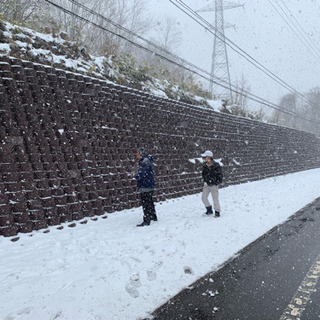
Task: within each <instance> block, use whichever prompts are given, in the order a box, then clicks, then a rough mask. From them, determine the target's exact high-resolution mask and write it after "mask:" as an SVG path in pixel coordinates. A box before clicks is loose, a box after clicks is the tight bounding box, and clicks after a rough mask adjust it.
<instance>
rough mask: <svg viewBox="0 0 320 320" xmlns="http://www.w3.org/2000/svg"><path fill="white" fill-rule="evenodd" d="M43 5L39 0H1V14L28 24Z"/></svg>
mask: <svg viewBox="0 0 320 320" xmlns="http://www.w3.org/2000/svg"><path fill="white" fill-rule="evenodd" d="M40 7H41V3H40V2H39V1H38V0H0V14H1V15H2V16H3V17H5V18H6V19H7V20H9V21H12V22H16V23H17V22H18V23H20V24H22V25H28V22H30V21H32V20H33V19H34V15H35V14H36V13H37V12H38V10H39V9H40Z"/></svg>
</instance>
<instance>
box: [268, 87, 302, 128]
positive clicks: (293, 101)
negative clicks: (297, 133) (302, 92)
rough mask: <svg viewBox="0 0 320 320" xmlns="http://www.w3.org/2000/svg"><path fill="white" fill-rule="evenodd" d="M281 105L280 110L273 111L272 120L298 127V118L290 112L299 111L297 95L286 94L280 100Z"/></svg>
mask: <svg viewBox="0 0 320 320" xmlns="http://www.w3.org/2000/svg"><path fill="white" fill-rule="evenodd" d="M279 106H280V110H275V111H274V113H273V116H272V122H274V123H278V124H283V125H286V126H288V127H291V128H296V127H297V123H296V121H297V119H296V117H295V116H293V115H292V114H290V112H297V109H298V108H297V96H296V95H295V94H293V93H288V94H286V95H284V96H283V97H282V98H281V100H280V103H279ZM287 111H289V113H288V112H287Z"/></svg>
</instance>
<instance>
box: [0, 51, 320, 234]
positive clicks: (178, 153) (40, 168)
mask: <svg viewBox="0 0 320 320" xmlns="http://www.w3.org/2000/svg"><path fill="white" fill-rule="evenodd" d="M0 75H1V80H0V121H1V125H0V170H1V176H0V177H1V180H0V235H4V236H12V235H15V234H17V233H18V232H30V231H32V230H35V229H42V228H46V227H47V226H50V225H58V224H60V223H62V222H67V221H73V220H80V219H82V218H84V217H92V216H95V215H102V214H104V213H105V212H113V211H115V210H123V209H125V208H131V207H135V206H138V205H139V199H138V196H137V194H136V188H135V182H134V181H131V180H130V179H128V177H127V173H128V172H130V171H132V170H134V168H135V166H136V160H135V154H136V149H137V147H139V146H145V147H146V148H147V149H148V150H149V152H150V153H151V154H153V156H154V158H155V171H156V183H157V191H156V199H157V201H163V200H165V199H169V198H174V197H180V196H182V195H187V194H193V193H197V192H199V191H200V190H201V185H202V183H201V179H200V177H201V164H200V161H199V160H198V159H199V158H200V153H201V152H203V151H204V150H206V149H210V150H212V151H213V152H214V156H215V158H216V159H221V162H222V163H223V166H224V167H223V170H224V175H225V182H224V186H226V185H230V184H236V183H242V182H246V181H251V180H256V179H263V178H266V177H271V176H275V175H280V174H285V173H289V172H295V171H299V170H307V169H311V168H315V167H320V157H319V155H320V141H319V139H317V138H316V137H315V136H314V135H311V134H308V133H305V132H301V131H296V130H292V129H288V128H283V127H279V126H274V125H268V124H264V123H261V122H257V121H251V120H249V119H244V118H239V117H233V116H229V115H225V114H221V113H217V112H214V111H211V110H207V109H203V108H199V107H196V106H191V105H187V104H184V103H179V102H176V101H172V100H169V99H162V98H159V97H155V96H152V95H149V94H146V93H143V92H140V91H135V90H133V89H129V88H126V87H121V86H117V85H114V84H111V83H108V82H105V81H100V80H97V79H93V78H89V77H84V76H82V75H78V74H73V73H68V72H65V71H62V70H56V69H53V68H51V67H48V66H43V65H39V64H33V63H31V62H27V61H21V60H18V59H14V58H9V57H5V56H2V57H0Z"/></svg>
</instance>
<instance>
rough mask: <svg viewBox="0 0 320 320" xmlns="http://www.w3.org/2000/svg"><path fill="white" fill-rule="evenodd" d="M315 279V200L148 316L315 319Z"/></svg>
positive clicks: (318, 240)
mask: <svg viewBox="0 0 320 320" xmlns="http://www.w3.org/2000/svg"><path fill="white" fill-rule="evenodd" d="M319 278H320V198H318V199H317V200H315V201H314V202H313V203H311V204H309V205H308V206H306V207H305V208H303V209H302V210H300V211H298V212H297V213H296V214H295V215H294V216H292V217H291V219H289V220H288V221H287V222H286V223H285V224H283V225H281V226H278V227H276V228H274V229H272V230H271V231H270V232H269V233H268V234H266V235H264V236H263V237H261V238H260V239H258V240H257V241H255V242H254V243H252V244H251V245H249V246H248V247H247V248H245V249H244V250H242V252H241V253H240V254H239V256H238V257H237V258H235V259H233V260H232V261H231V262H229V263H227V264H226V265H225V266H224V267H223V268H221V269H220V270H219V271H217V272H215V273H210V274H207V275H206V276H205V277H204V278H202V279H200V280H199V281H197V282H195V283H194V284H193V285H192V286H190V287H191V288H190V289H186V290H184V291H182V292H180V293H179V294H178V295H177V296H175V297H174V298H173V299H171V300H170V301H169V302H168V303H167V304H165V305H163V306H162V307H160V308H159V309H157V310H156V311H155V312H154V313H153V315H154V319H157V320H162V319H163V320H175V319H186V320H187V319H188V320H189V319H190V320H206V319H208V320H209V319H221V320H222V319H223V320H237V319H239V320H291V319H292V320H293V319H294V320H298V319H300V320H316V319H320V280H319ZM318 280H319V281H318Z"/></svg>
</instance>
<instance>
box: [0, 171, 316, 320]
mask: <svg viewBox="0 0 320 320" xmlns="http://www.w3.org/2000/svg"><path fill="white" fill-rule="evenodd" d="M319 190H320V169H314V170H308V171H303V172H298V173H294V174H288V175H285V176H280V177H274V178H269V179H265V180H262V181H257V182H250V183H245V184H241V185H236V186H229V187H227V188H224V189H221V190H220V198H221V205H222V209H223V211H222V216H221V218H219V219H215V218H213V217H207V216H204V215H203V212H204V208H203V206H202V203H201V198H200V194H196V195H192V196H187V197H182V198H178V199H174V200H170V201H166V202H163V203H157V205H156V209H157V213H158V217H159V221H158V222H153V223H152V224H151V225H150V226H149V227H142V228H137V227H136V224H137V223H139V222H141V221H142V211H141V208H136V209H132V210H125V211H121V212H117V213H113V214H109V215H108V218H107V219H102V218H101V217H100V218H98V220H97V221H93V220H91V219H89V221H88V223H87V224H80V223H77V226H76V227H74V228H70V227H67V225H65V227H64V229H63V230H58V229H57V226H56V227H51V228H50V229H49V230H50V232H49V233H43V231H37V232H33V233H32V234H20V235H19V236H20V239H19V240H18V241H16V242H13V241H11V239H12V238H4V237H1V238H0V260H1V265H0V292H1V299H0V300H1V303H0V319H1V320H18V319H19V320H35V319H41V320H53V319H57V320H116V319H118V320H125V319H130V320H131V319H139V318H143V317H147V316H148V315H149V313H150V312H152V311H153V310H154V309H155V308H157V307H159V306H160V305H161V304H163V303H164V302H166V300H167V299H169V298H170V297H172V296H174V295H175V294H177V293H178V292H179V291H180V290H182V289H183V288H185V287H187V286H190V285H191V284H192V283H193V282H194V281H195V280H197V279H198V278H200V277H201V276H203V275H205V274H206V273H208V272H209V271H213V270H218V269H219V266H221V264H223V263H224V262H225V261H226V260H228V259H230V258H231V257H234V256H235V255H236V254H237V252H238V251H239V250H240V249H242V248H243V247H245V246H246V245H248V244H249V243H251V242H252V241H254V240H255V239H257V238H258V237H259V236H261V235H263V234H264V233H265V232H267V231H268V230H270V229H271V228H272V227H274V226H275V225H278V224H280V223H282V222H284V221H285V220H286V219H287V218H288V217H290V216H291V215H292V214H294V213H295V212H296V211H298V210H299V209H300V208H302V207H304V206H305V205H307V204H308V203H310V202H312V201H313V200H314V199H315V198H317V197H319V196H320V191H319Z"/></svg>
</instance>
